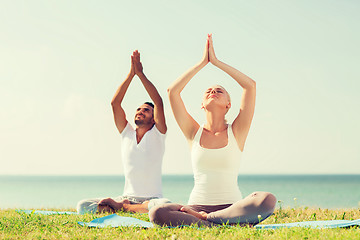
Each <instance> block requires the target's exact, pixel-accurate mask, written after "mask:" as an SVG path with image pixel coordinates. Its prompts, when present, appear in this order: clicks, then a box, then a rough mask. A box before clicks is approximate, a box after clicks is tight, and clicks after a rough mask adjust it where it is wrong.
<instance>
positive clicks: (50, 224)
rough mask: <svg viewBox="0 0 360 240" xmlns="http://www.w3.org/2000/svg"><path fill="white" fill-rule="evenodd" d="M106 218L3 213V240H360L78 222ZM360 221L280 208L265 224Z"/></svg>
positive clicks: (356, 233)
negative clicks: (101, 227) (89, 225)
mask: <svg viewBox="0 0 360 240" xmlns="http://www.w3.org/2000/svg"><path fill="white" fill-rule="evenodd" d="M52 210H58V211H64V210H60V209H52ZM66 211H75V210H74V209H67V210H66ZM106 215H107V214H101V215H92V214H86V215H38V214H25V213H18V212H15V210H13V209H8V210H0V239H25V238H26V239H59V238H61V239H63V238H65V239H114V238H116V239H360V228H354V227H352V228H347V229H340V228H338V229H322V230H320V229H307V228H290V229H278V230H256V229H252V228H249V227H242V228H240V227H222V228H204V229H196V228H191V227H185V228H173V229H168V228H160V227H156V228H153V229H141V228H136V227H133V228H130V227H123V228H110V227H109V228H103V229H97V228H87V227H82V226H80V225H78V224H77V222H78V221H85V222H89V221H91V220H93V219H95V218H98V217H102V216H106ZM119 215H122V216H131V217H136V218H139V219H142V220H146V221H148V220H149V218H148V215H147V214H129V213H119ZM358 218H360V209H344V210H328V209H308V208H295V209H294V208H292V209H290V208H288V209H282V208H279V209H277V210H276V211H275V213H274V215H272V216H271V217H269V218H268V219H267V220H265V221H264V222H263V224H273V223H288V222H297V221H313V220H335V219H345V220H354V219H358Z"/></svg>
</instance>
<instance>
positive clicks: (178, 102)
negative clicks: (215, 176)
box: [168, 39, 209, 141]
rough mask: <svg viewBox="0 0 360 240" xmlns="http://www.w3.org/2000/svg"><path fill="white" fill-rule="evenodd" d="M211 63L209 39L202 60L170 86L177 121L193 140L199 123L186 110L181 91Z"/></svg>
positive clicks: (170, 96) (169, 91)
mask: <svg viewBox="0 0 360 240" xmlns="http://www.w3.org/2000/svg"><path fill="white" fill-rule="evenodd" d="M208 63H209V39H207V41H206V46H205V50H204V56H203V58H202V60H201V61H200V62H199V63H198V64H196V65H195V66H193V67H192V68H190V69H189V70H188V71H187V72H185V73H184V74H183V75H181V76H180V77H179V78H178V79H177V80H176V81H175V82H174V83H173V84H171V86H170V87H169V88H168V95H169V100H170V105H171V109H172V111H173V113H174V116H175V119H176V122H177V123H178V125H179V127H180V129H181V131H182V132H183V133H184V135H185V137H186V139H187V140H188V141H192V140H193V138H194V136H195V134H196V131H197V130H198V129H199V124H198V123H197V122H196V121H195V120H194V119H193V118H192V117H191V115H190V114H189V113H188V112H187V111H186V108H185V105H184V102H183V100H182V98H181V95H180V94H181V92H182V90H183V89H184V87H185V86H186V84H188V82H189V81H190V80H191V79H192V78H193V77H194V76H195V74H197V73H198V72H199V71H200V70H201V69H202V68H203V67H205V66H206V64H208Z"/></svg>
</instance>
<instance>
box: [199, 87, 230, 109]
mask: <svg viewBox="0 0 360 240" xmlns="http://www.w3.org/2000/svg"><path fill="white" fill-rule="evenodd" d="M210 104H216V105H219V106H224V107H225V108H227V109H228V108H230V106H231V104H230V95H229V93H228V92H227V91H226V90H225V88H223V87H222V86H220V85H214V86H211V87H209V88H208V89H206V91H205V93H204V96H203V102H202V107H203V108H206V107H207V106H208V105H210Z"/></svg>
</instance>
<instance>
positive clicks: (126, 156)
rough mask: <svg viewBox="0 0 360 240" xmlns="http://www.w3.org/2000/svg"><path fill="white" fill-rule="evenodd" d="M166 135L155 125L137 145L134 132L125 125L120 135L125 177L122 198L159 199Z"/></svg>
mask: <svg viewBox="0 0 360 240" xmlns="http://www.w3.org/2000/svg"><path fill="white" fill-rule="evenodd" d="M165 136H166V135H165V134H162V133H161V132H160V131H159V130H158V129H157V128H156V126H155V125H154V126H153V128H152V129H150V130H149V131H147V132H146V133H145V135H144V136H143V138H142V139H141V141H140V142H139V144H137V140H136V131H135V130H134V129H133V127H132V126H131V125H130V124H129V123H127V125H126V127H125V128H124V130H123V131H122V133H121V137H122V141H121V158H122V161H123V166H124V175H125V186H124V192H123V196H133V197H159V198H161V197H162V186H161V166H162V159H163V156H164V152H165Z"/></svg>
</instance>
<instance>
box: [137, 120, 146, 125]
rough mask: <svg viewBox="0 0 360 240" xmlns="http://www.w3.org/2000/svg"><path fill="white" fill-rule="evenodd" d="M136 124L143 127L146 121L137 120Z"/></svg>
mask: <svg viewBox="0 0 360 240" xmlns="http://www.w3.org/2000/svg"><path fill="white" fill-rule="evenodd" d="M135 124H136V126H142V125H145V121H144V120H135Z"/></svg>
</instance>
